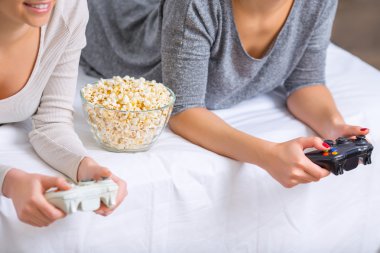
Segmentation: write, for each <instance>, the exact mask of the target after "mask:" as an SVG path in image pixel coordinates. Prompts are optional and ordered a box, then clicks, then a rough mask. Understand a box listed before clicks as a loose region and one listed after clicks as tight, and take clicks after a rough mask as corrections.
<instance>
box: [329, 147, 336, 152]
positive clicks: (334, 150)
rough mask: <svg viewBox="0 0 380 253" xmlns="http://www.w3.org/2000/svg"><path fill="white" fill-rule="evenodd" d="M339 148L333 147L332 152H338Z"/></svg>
mask: <svg viewBox="0 0 380 253" xmlns="http://www.w3.org/2000/svg"><path fill="white" fill-rule="evenodd" d="M337 150H338V149H337V148H331V149H330V151H331V152H336V151H337Z"/></svg>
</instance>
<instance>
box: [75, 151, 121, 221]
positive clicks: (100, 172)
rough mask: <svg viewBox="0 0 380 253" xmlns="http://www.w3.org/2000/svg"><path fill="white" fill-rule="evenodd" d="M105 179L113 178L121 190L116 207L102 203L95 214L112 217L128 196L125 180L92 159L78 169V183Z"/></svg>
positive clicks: (86, 158)
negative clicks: (109, 206)
mask: <svg viewBox="0 0 380 253" xmlns="http://www.w3.org/2000/svg"><path fill="white" fill-rule="evenodd" d="M103 178H111V179H112V180H113V181H114V182H115V183H116V184H117V185H118V186H119V190H118V193H117V197H116V205H115V206H113V207H112V208H108V207H107V206H105V205H104V204H103V203H102V204H101V206H100V208H99V209H98V210H96V211H95V213H97V214H100V215H103V216H107V215H110V214H111V213H112V212H113V210H115V209H116V208H117V207H118V206H119V205H120V203H121V202H122V201H123V200H124V198H125V197H126V196H127V194H128V192H127V184H126V182H125V181H124V180H122V179H120V178H119V177H117V176H116V175H114V174H112V172H111V171H110V170H109V169H107V168H106V167H103V166H100V165H99V164H98V163H97V162H95V161H94V160H93V159H92V158H90V157H85V158H84V159H83V160H82V161H81V163H80V165H79V169H78V181H82V180H102V179H103Z"/></svg>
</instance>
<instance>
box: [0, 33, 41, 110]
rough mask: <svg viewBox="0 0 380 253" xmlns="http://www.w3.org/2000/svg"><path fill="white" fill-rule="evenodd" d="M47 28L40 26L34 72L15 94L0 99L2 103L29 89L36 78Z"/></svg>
mask: <svg viewBox="0 0 380 253" xmlns="http://www.w3.org/2000/svg"><path fill="white" fill-rule="evenodd" d="M45 30H46V26H42V27H41V28H40V39H39V45H38V52H37V57H36V61H35V63H34V66H33V69H32V73H31V74H30V76H29V78H28V80H27V81H26V83H25V85H24V87H22V88H21V90H19V91H18V92H17V93H15V94H13V95H12V96H9V97H6V98H3V99H0V103H3V102H7V101H9V100H12V99H14V98H16V97H18V96H20V95H21V94H22V93H24V92H25V90H27V89H28V87H29V86H30V84H31V83H32V80H33V79H34V77H35V75H36V73H37V70H38V68H39V66H40V61H41V56H42V51H43V48H44V38H45Z"/></svg>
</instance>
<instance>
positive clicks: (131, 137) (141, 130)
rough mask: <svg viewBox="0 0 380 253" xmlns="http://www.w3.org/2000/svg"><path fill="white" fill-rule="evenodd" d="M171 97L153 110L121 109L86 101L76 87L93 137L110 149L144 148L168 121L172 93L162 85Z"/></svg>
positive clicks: (147, 147) (171, 106)
mask: <svg viewBox="0 0 380 253" xmlns="http://www.w3.org/2000/svg"><path fill="white" fill-rule="evenodd" d="M165 88H166V89H167V90H168V91H169V93H170V98H171V101H170V103H169V104H167V105H165V106H163V107H160V108H158V109H154V110H145V111H144V110H141V111H122V110H112V109H107V108H105V107H103V106H101V105H94V104H91V103H89V102H88V101H87V100H86V99H85V98H84V94H83V88H82V89H81V91H80V97H81V100H82V107H83V111H84V114H85V116H86V120H87V122H88V124H89V125H90V127H91V132H92V134H93V136H94V138H95V139H96V141H97V142H98V143H99V144H100V145H101V146H102V147H103V148H104V149H106V150H108V151H112V152H140V151H146V150H148V149H149V148H150V147H151V146H152V144H153V143H154V142H155V141H156V140H157V138H158V137H159V136H160V134H161V132H162V130H163V129H164V128H165V126H166V124H167V123H168V121H169V118H170V115H171V112H172V110H173V105H174V101H175V95H174V93H173V91H172V90H170V89H169V88H167V87H165Z"/></svg>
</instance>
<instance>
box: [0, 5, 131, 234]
mask: <svg viewBox="0 0 380 253" xmlns="http://www.w3.org/2000/svg"><path fill="white" fill-rule="evenodd" d="M87 20H88V10H87V4H86V1H83V0H75V1H66V0H57V1H55V0H47V1H38V2H37V1H33V0H27V1H25V0H2V1H0V66H1V67H0V125H2V124H5V123H13V122H19V121H23V120H25V119H27V118H29V117H32V122H33V130H32V131H31V132H30V134H29V137H30V142H31V144H32V145H33V148H34V149H35V151H36V152H37V153H38V155H39V156H40V157H41V158H42V159H43V160H44V161H45V162H46V163H48V164H49V165H50V166H51V167H53V168H54V169H56V170H58V171H60V172H62V173H63V174H65V175H66V176H68V177H69V178H71V179H72V180H73V181H75V182H77V181H80V180H84V179H86V180H88V179H100V178H102V177H111V178H112V179H113V180H114V181H115V182H116V183H117V184H118V185H119V193H118V196H117V204H120V202H121V201H122V200H123V199H124V197H125V196H126V185H125V182H124V181H123V180H121V179H119V178H118V177H117V176H115V175H112V173H111V172H110V171H109V170H108V169H107V168H104V167H102V166H100V165H99V164H97V163H96V162H95V161H94V160H93V159H91V158H90V157H88V156H87V153H86V150H85V148H84V147H83V145H82V143H81V142H80V140H79V138H78V136H77V135H76V134H75V132H74V128H73V123H72V119H73V102H74V94H75V86H76V82H77V74H78V64H79V56H80V52H81V49H82V48H83V47H84V46H85V44H86V39H85V34H84V32H85V28H86V23H87ZM2 127H5V126H0V128H2ZM22 169H27V168H15V167H13V166H12V164H9V165H6V164H1V161H0V197H2V196H1V195H4V196H5V197H8V198H11V199H12V201H13V204H14V207H15V209H16V212H17V215H18V217H19V219H20V220H21V221H23V222H26V223H28V224H30V225H34V226H39V227H41V226H47V225H49V224H50V223H52V222H54V221H55V220H57V219H60V218H62V217H64V216H65V214H64V213H63V212H62V211H61V210H59V209H57V208H55V207H54V206H52V205H51V204H50V203H48V202H47V201H46V199H45V198H44V193H45V191H46V190H48V189H49V188H51V187H58V188H59V189H61V190H66V189H68V188H69V185H68V184H67V182H66V181H65V180H64V179H63V178H58V177H48V176H44V175H40V174H30V173H27V172H25V171H23V170H22ZM111 212H112V210H110V209H108V208H106V207H105V206H102V207H101V208H100V209H99V210H97V213H98V214H101V215H107V214H109V213H111Z"/></svg>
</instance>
